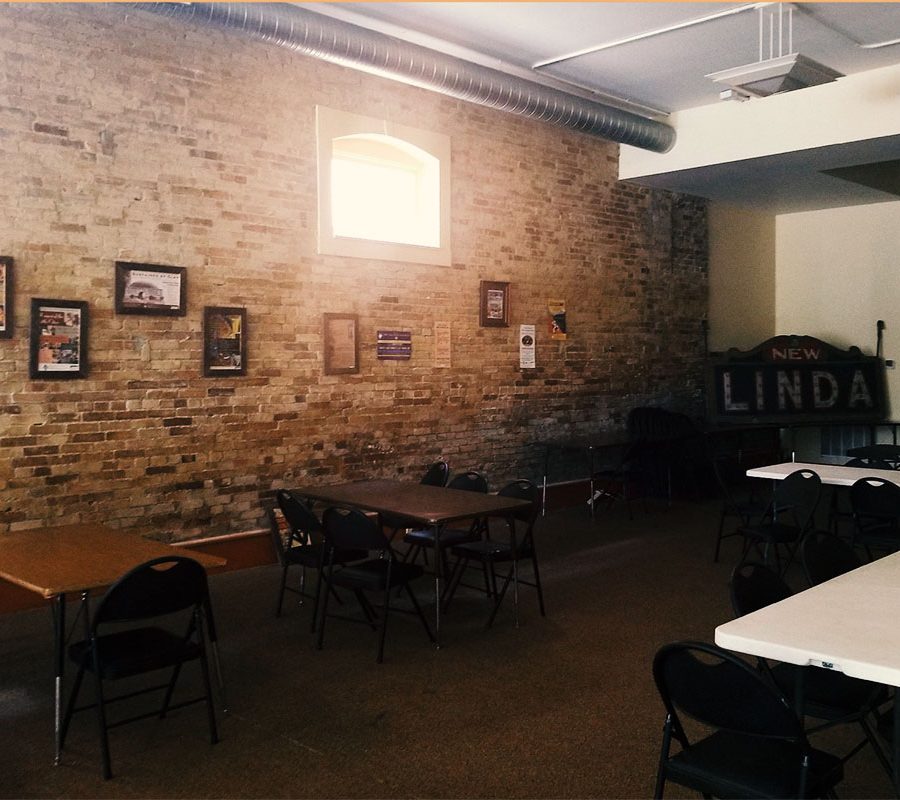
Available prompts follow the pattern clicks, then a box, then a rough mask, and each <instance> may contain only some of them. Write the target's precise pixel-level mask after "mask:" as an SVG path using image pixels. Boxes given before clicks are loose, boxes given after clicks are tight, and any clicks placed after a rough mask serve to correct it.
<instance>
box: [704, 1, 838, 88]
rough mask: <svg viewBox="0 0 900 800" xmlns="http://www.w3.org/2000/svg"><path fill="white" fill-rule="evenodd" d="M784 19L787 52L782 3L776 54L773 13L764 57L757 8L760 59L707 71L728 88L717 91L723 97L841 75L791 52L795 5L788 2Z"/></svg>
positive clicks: (761, 18)
mask: <svg viewBox="0 0 900 800" xmlns="http://www.w3.org/2000/svg"><path fill="white" fill-rule="evenodd" d="M787 9H788V15H787V16H788V21H787V54H785V52H784V39H785V25H784V13H783V7H782V5H781V4H779V6H778V20H777V22H778V25H777V28H778V34H777V35H778V55H775V36H776V34H775V28H776V25H775V22H776V20H775V14H769V15H768V19H769V26H768V27H769V57H768V58H766V59H764V58H763V40H764V38H765V28H766V25H765V16H764V14H763V9H762V8H760V9H759V12H758V13H759V61H757V62H756V63H755V64H747V65H746V66H743V67H732V68H731V69H726V70H722V71H721V72H713V73H711V74H709V75H707V76H706V77H707V78H710V79H712V80H714V81H716V83H724V84H725V85H726V86H729V87H730V88H729V89H726V90H724V91H723V92H721V93H720V95H719V97H721V98H722V99H723V100H733V99H742V100H746V99H749V98H750V97H768V96H769V95H772V94H781V93H783V92H793V91H795V90H797V89H806V88H808V87H810V86H818V85H820V84H823V83H830V82H831V81H834V80H836V79H838V78H843V77H844V76H843V73H840V72H837V71H836V70H833V69H831V67H826V66H825V65H824V64H820V63H819V62H818V61H813V59H811V58H807V57H806V56H803V55H800V53H795V52H793V44H794V41H793V40H794V9H793V6H790V5H788V6H787Z"/></svg>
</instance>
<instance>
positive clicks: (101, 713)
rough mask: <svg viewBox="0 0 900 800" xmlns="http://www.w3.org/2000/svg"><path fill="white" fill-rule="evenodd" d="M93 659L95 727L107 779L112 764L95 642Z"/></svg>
mask: <svg viewBox="0 0 900 800" xmlns="http://www.w3.org/2000/svg"><path fill="white" fill-rule="evenodd" d="M92 649H93V651H94V653H93V659H94V691H95V695H96V700H95V704H94V706H95V708H96V710H97V728H98V730H99V733H100V756H101V758H102V761H103V780H105V781H108V780H109V779H110V778H111V777H112V766H111V764H110V757H109V735H108V733H107V724H106V706H105V704H104V700H103V677H102V675H101V672H100V659H99V657H98V655H97V647H96V644H95V645H94V647H93V648H92Z"/></svg>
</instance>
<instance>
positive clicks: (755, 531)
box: [738, 469, 822, 574]
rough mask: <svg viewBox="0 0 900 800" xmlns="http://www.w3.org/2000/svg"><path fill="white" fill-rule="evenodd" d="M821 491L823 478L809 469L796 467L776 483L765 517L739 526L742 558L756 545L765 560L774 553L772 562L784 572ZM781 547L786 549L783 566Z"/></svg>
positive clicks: (807, 524)
mask: <svg viewBox="0 0 900 800" xmlns="http://www.w3.org/2000/svg"><path fill="white" fill-rule="evenodd" d="M821 491H822V481H821V479H820V478H819V476H818V474H816V473H815V472H813V471H812V470H810V469H799V470H797V471H796V472H792V473H790V475H787V476H786V477H785V478H784V479H783V480H781V481H779V482H777V483H776V485H775V493H774V497H773V499H772V503H771V504H770V506H769V509H768V511H767V512H766V515H765V519H764V520H763V521H762V522H760V523H758V524H755V525H742V526H741V527H740V528H738V531H739V532H740V534H741V535H742V536H743V537H744V552H743V558H746V557H747V554H748V553H749V551H750V550H751V549H752V548H756V549H757V551H759V553H760V555H761V556H762V558H763V560H764V561H766V562H768V561H769V558H770V554H774V556H775V565H776V567H777V568H778V571H779V572H780V573H781V574H784V573H785V572H786V571H787V569H788V567H789V566H790V565H791V562H792V561H793V560H794V555H795V553H796V549H797V545H798V544H799V542H800V539H802V538H803V534H805V533H806V532H807V531H808V530H809V529H810V528H811V527H812V524H813V516H814V514H815V511H816V506H817V505H818V503H819V496H820V494H821ZM780 548H784V549H785V550H786V551H787V560H786V561H785V562H784V565H783V566H782V562H781V555H780V552H779V550H780Z"/></svg>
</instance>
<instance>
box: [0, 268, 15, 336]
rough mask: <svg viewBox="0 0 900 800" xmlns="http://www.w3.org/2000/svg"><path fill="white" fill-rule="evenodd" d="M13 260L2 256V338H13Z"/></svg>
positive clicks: (0, 285) (0, 305)
mask: <svg viewBox="0 0 900 800" xmlns="http://www.w3.org/2000/svg"><path fill="white" fill-rule="evenodd" d="M12 273H13V260H12V259H11V258H10V257H9V256H0V339H11V338H12V330H13V294H12Z"/></svg>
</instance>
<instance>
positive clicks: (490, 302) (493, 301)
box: [481, 281, 509, 328]
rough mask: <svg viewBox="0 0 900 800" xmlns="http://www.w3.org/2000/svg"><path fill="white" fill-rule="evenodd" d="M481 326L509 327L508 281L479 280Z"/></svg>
mask: <svg viewBox="0 0 900 800" xmlns="http://www.w3.org/2000/svg"><path fill="white" fill-rule="evenodd" d="M481 326H482V327H483V328H507V327H509V283H506V282H505V281H482V282H481Z"/></svg>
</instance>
